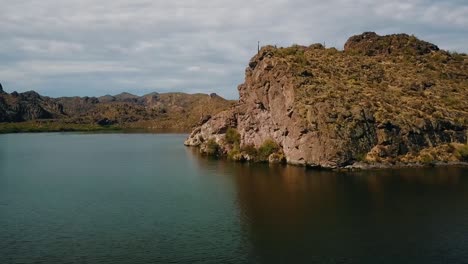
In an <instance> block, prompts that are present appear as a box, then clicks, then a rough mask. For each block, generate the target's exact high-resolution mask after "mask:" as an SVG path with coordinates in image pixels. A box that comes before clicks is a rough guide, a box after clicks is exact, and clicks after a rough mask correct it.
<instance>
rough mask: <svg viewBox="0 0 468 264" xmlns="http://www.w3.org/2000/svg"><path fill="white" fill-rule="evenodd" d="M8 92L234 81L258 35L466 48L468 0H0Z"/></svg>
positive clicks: (103, 90) (284, 41)
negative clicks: (386, 38) (372, 38)
mask: <svg viewBox="0 0 468 264" xmlns="http://www.w3.org/2000/svg"><path fill="white" fill-rule="evenodd" d="M0 6H1V8H0V61H1V63H0V82H1V83H2V84H3V86H4V89H5V90H6V91H8V92H12V91H13V90H17V91H26V90H36V91H38V92H40V93H41V94H44V95H48V96H72V95H79V96H84V95H88V96H99V95H104V94H116V93H120V92H122V91H127V92H131V93H134V94H139V95H142V94H145V93H149V92H153V91H157V92H168V91H180V92H187V93H196V92H202V93H211V92H215V93H218V94H220V95H222V96H224V97H227V98H232V99H234V98H237V97H238V95H237V85H238V84H240V83H242V82H243V79H244V70H245V67H246V65H247V63H248V61H249V59H250V58H251V57H252V56H253V55H254V54H255V53H256V50H257V40H259V41H260V42H261V44H264V45H266V44H273V45H275V44H276V45H279V46H289V45H291V44H293V43H297V44H304V45H308V44H311V43H315V42H320V43H323V42H325V43H326V45H327V46H335V47H337V48H338V49H342V47H343V44H344V42H345V41H346V39H347V38H348V37H349V36H351V35H354V34H359V33H362V32H363V31H375V32H377V33H379V34H389V33H400V32H405V33H409V34H414V35H416V36H417V37H419V38H421V39H424V40H427V41H429V42H432V43H434V44H436V45H438V46H439V47H440V48H443V49H448V50H451V51H459V52H468V1H467V0H448V1H434V0H404V1H400V0H397V1H388V0H326V1H323V0H320V1H315V0H298V1H291V0H269V1H257V0H248V1H247V0H237V1H232V0H198V1H178V0H173V1H158V0H99V1H97V0H0Z"/></svg>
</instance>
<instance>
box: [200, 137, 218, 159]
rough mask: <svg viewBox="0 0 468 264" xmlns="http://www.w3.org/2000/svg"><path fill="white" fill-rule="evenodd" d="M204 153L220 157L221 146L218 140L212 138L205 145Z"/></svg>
mask: <svg viewBox="0 0 468 264" xmlns="http://www.w3.org/2000/svg"><path fill="white" fill-rule="evenodd" d="M204 153H205V154H206V155H208V156H218V155H219V153H220V146H219V144H218V143H216V140H214V139H213V138H210V139H209V140H208V141H207V142H206V145H205V150H204Z"/></svg>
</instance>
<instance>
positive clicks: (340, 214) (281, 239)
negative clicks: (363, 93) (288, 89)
mask: <svg viewBox="0 0 468 264" xmlns="http://www.w3.org/2000/svg"><path fill="white" fill-rule="evenodd" d="M195 154H196V153H195ZM196 156H197V159H196V160H197V161H198V164H199V166H200V167H201V168H203V169H207V170H213V169H214V170H221V171H223V174H227V175H229V177H231V178H232V180H233V182H234V184H235V186H236V192H237V204H238V208H239V210H240V218H241V222H242V225H243V228H244V229H245V231H246V232H247V233H248V237H249V241H250V244H251V250H252V253H251V254H252V255H253V256H255V258H256V260H257V261H260V262H264V263H272V262H278V261H279V262H289V263H297V262H304V263H307V262H309V263H310V262H318V263H343V262H344V263H365V262H367V263H447V262H451V263H460V262H463V261H466V260H468V170H467V169H466V168H465V169H463V168H431V169H402V170H378V171H360V172H332V171H316V170H308V169H305V168H300V167H293V166H277V165H262V164H257V165H248V164H240V163H230V162H226V161H214V160H210V159H207V158H204V157H200V156H198V155H196Z"/></svg>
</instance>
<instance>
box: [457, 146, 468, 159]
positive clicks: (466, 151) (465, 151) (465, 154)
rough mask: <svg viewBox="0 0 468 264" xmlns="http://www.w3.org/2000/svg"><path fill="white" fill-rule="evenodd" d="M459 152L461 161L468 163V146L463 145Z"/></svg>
mask: <svg viewBox="0 0 468 264" xmlns="http://www.w3.org/2000/svg"><path fill="white" fill-rule="evenodd" d="M457 152H458V155H460V160H461V161H468V144H465V145H463V146H462V147H461V148H459V149H458V150H457Z"/></svg>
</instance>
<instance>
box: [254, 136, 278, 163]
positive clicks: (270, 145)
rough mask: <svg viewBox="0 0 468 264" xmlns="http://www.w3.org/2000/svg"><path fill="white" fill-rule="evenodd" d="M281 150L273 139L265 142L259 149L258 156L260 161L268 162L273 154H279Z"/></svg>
mask: <svg viewBox="0 0 468 264" xmlns="http://www.w3.org/2000/svg"><path fill="white" fill-rule="evenodd" d="M279 150H280V147H279V146H278V144H277V143H276V142H275V141H273V140H271V139H267V140H265V141H264V142H263V144H262V145H261V146H260V148H258V155H257V156H258V158H259V159H260V160H268V157H269V156H270V155H271V154H273V153H275V152H278V151H279Z"/></svg>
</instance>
